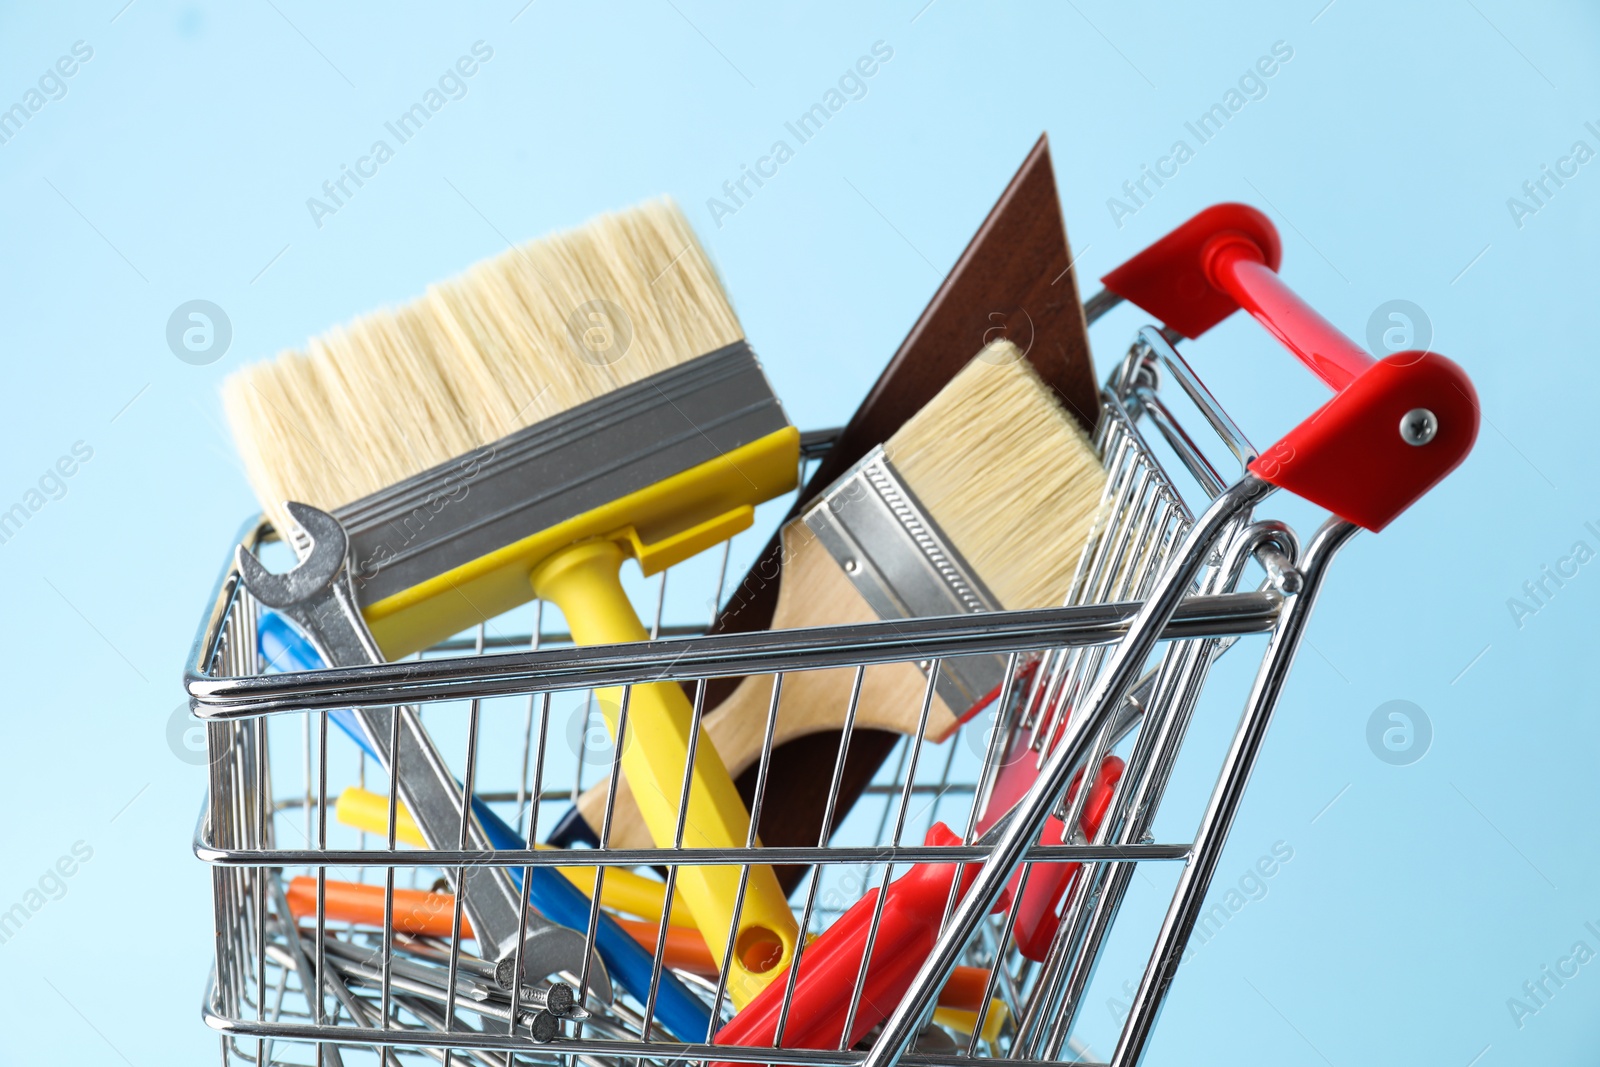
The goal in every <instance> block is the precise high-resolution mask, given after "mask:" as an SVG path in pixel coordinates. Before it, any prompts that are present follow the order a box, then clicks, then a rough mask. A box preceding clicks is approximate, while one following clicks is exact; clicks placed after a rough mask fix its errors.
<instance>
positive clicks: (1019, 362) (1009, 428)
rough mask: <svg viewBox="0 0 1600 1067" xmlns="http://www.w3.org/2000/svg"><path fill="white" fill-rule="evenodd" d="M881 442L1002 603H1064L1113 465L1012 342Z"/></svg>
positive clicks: (998, 345)
mask: <svg viewBox="0 0 1600 1067" xmlns="http://www.w3.org/2000/svg"><path fill="white" fill-rule="evenodd" d="M884 450H885V451H886V452H887V453H888V456H889V461H890V462H891V463H893V464H894V468H895V470H896V471H898V472H899V473H900V477H901V478H903V479H904V480H905V483H906V485H907V486H908V487H910V489H911V491H912V492H913V493H914V494H916V496H917V498H918V499H919V500H921V502H922V505H923V507H925V508H926V509H927V511H928V514H929V515H930V516H931V517H932V518H933V520H934V521H935V522H936V523H938V524H939V527H940V529H942V530H943V531H944V533H945V536H947V537H948V538H949V539H950V541H951V542H952V544H953V546H954V547H955V549H956V551H958V552H960V553H961V556H962V558H963V559H964V560H966V562H967V564H968V565H969V566H971V567H972V568H973V569H974V570H975V571H976V572H977V574H978V577H979V578H981V579H982V580H983V583H984V584H985V585H987V586H988V587H989V590H990V592H992V593H993V594H994V595H995V596H996V597H997V598H998V599H999V601H1000V604H1001V606H1002V607H1005V608H1008V609H1011V610H1014V611H1017V610H1022V609H1026V608H1042V607H1051V606H1054V605H1057V604H1061V603H1063V602H1064V601H1065V599H1066V596H1067V593H1068V591H1069V588H1070V586H1071V584H1072V576H1073V572H1074V571H1075V570H1076V568H1077V565H1078V556H1079V555H1080V554H1081V553H1082V551H1083V546H1084V544H1085V542H1086V541H1087V540H1088V538H1089V532H1090V529H1091V527H1092V526H1093V524H1094V520H1095V516H1096V514H1097V511H1098V509H1099V504H1100V495H1101V491H1102V490H1103V489H1104V487H1105V482H1106V474H1105V470H1104V468H1103V467H1101V465H1100V459H1099V457H1098V456H1097V455H1096V454H1095V449H1094V445H1093V444H1092V443H1091V442H1090V441H1089V438H1088V436H1087V435H1086V434H1085V433H1084V432H1083V428H1082V427H1080V426H1079V425H1078V423H1077V421H1076V420H1075V419H1074V418H1073V417H1072V416H1071V415H1070V414H1068V413H1067V410H1066V408H1064V407H1063V406H1062V405H1061V403H1060V401H1058V400H1057V399H1056V397H1055V395H1054V394H1053V393H1052V392H1051V390H1050V387H1049V386H1047V385H1046V384H1045V383H1044V382H1043V381H1042V380H1041V379H1040V377H1039V375H1038V373H1037V372H1035V371H1034V369H1033V366H1032V365H1031V364H1030V363H1029V362H1028V361H1027V360H1026V359H1024V358H1023V355H1022V353H1021V352H1020V351H1018V350H1017V348H1016V346H1015V345H1013V344H1012V343H1011V342H1009V341H996V342H994V343H993V344H991V345H989V346H988V347H986V348H985V349H984V350H983V351H982V352H980V353H979V354H978V355H977V357H976V358H974V359H973V360H972V362H971V363H969V364H967V366H966V367H965V368H963V369H962V371H961V373H959V374H957V375H956V376H955V377H954V378H953V379H951V381H950V383H949V384H948V385H946V386H945V387H944V388H943V389H941V390H940V391H939V394H938V395H937V396H935V397H934V398H933V399H932V400H931V401H929V402H928V404H927V405H926V406H925V407H923V408H922V410H921V411H919V412H917V413H916V414H915V415H913V416H912V417H911V418H910V419H909V420H907V422H906V423H905V425H903V426H901V427H900V429H899V430H897V431H896V432H895V434H894V436H893V437H891V438H890V439H889V440H888V442H887V443H886V444H885V446H884Z"/></svg>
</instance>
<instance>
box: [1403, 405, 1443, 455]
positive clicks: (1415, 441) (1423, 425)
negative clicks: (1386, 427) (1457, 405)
mask: <svg viewBox="0 0 1600 1067" xmlns="http://www.w3.org/2000/svg"><path fill="white" fill-rule="evenodd" d="M1438 432H1439V419H1438V417H1437V416H1436V415H1434V413H1433V412H1431V411H1429V410H1428V409H1427V408H1412V409H1411V410H1410V411H1408V412H1406V413H1405V414H1404V415H1402V416H1401V417H1400V439H1401V440H1402V441H1404V442H1405V443H1406V444H1408V445H1416V446H1419V447H1420V446H1422V445H1425V444H1427V443H1428V442H1429V441H1431V440H1433V438H1434V435H1435V434H1437V433H1438Z"/></svg>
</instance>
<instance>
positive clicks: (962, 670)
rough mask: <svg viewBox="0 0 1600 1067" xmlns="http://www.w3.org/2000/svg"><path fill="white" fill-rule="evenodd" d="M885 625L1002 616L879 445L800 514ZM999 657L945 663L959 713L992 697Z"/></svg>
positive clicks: (946, 689) (942, 691)
mask: <svg viewBox="0 0 1600 1067" xmlns="http://www.w3.org/2000/svg"><path fill="white" fill-rule="evenodd" d="M801 519H802V521H804V522H805V524H806V526H807V528H809V529H810V530H811V532H812V533H813V534H815V535H816V537H817V540H818V541H820V542H822V545H823V547H824V548H826V549H827V551H828V554H829V555H831V556H832V557H833V558H834V561H835V562H837V563H838V564H839V567H840V569H841V570H843V571H844V573H845V575H846V576H847V577H848V578H849V579H850V582H851V584H852V585H854V586H855V588H856V590H857V591H858V592H859V593H860V594H861V596H862V599H864V600H865V601H866V602H867V603H868V604H869V605H871V607H872V609H873V611H875V612H877V614H878V617H879V618H881V619H908V618H926V617H932V616H940V615H971V614H976V613H978V612H985V611H999V610H1001V608H1000V605H999V602H998V601H997V600H996V599H995V596H994V594H993V593H991V592H989V590H988V589H987V588H986V587H985V586H984V584H983V581H982V579H980V578H979V577H978V575H977V574H976V573H975V572H974V571H973V570H972V568H971V567H970V566H968V565H967V563H966V561H965V560H963V559H962V558H961V554H960V553H959V552H957V551H956V549H955V548H954V546H952V545H951V543H950V540H949V538H947V537H946V536H945V535H944V533H943V531H941V530H940V529H939V524H938V523H937V522H935V521H934V520H933V517H932V516H931V515H929V514H928V511H927V509H926V508H924V507H923V506H922V503H921V501H919V500H918V499H917V497H916V494H914V493H912V491H911V489H910V487H909V486H907V485H906V484H905V482H904V481H903V480H902V479H901V477H900V475H899V474H898V473H897V472H896V471H895V469H894V465H893V464H892V463H890V462H889V457H888V456H887V455H886V454H885V453H884V451H883V448H882V447H881V446H880V447H878V448H874V449H873V450H872V451H871V452H869V453H868V454H867V455H866V456H865V457H864V458H863V459H862V460H861V462H859V463H857V464H856V465H855V466H854V467H852V468H851V469H850V470H849V471H848V472H846V473H845V474H844V475H843V476H841V477H840V478H839V480H838V481H836V482H834V483H833V485H831V486H829V488H828V489H827V491H826V492H824V493H823V494H822V495H821V496H820V497H818V498H817V500H816V502H815V503H813V504H812V505H811V506H810V507H809V508H807V509H806V511H805V512H804V514H803V515H802V516H801ZM1004 674H1005V660H1004V659H1003V658H1001V657H999V656H991V655H984V656H962V657H959V658H955V659H950V660H947V661H945V662H944V663H942V664H941V666H940V668H939V677H938V681H937V682H936V685H935V688H936V690H937V692H938V694H939V697H940V699H942V700H943V701H944V702H945V704H946V705H947V706H948V707H949V708H950V710H951V711H952V712H954V713H955V714H956V715H958V716H959V715H961V714H963V713H964V712H966V711H967V710H969V709H970V708H971V707H972V706H973V705H974V704H976V703H977V702H978V701H979V700H981V699H983V698H984V697H985V696H987V695H988V694H990V693H992V692H994V691H995V690H996V689H997V688H998V687H999V685H1000V682H1001V680H1002V679H1003V677H1004Z"/></svg>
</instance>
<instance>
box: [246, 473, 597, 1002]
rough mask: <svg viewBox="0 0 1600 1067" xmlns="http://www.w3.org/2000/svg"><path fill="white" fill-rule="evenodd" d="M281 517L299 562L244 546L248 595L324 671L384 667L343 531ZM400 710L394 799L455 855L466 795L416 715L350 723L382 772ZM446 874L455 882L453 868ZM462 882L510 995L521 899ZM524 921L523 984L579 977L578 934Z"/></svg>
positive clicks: (470, 838)
mask: <svg viewBox="0 0 1600 1067" xmlns="http://www.w3.org/2000/svg"><path fill="white" fill-rule="evenodd" d="M286 510H287V511H288V512H289V515H290V517H291V518H293V519H294V521H295V522H296V523H298V524H299V526H300V530H299V531H285V532H284V536H285V537H286V539H288V540H289V542H290V544H291V545H293V547H294V549H295V554H296V555H297V556H298V557H299V560H300V562H299V565H298V566H297V567H295V568H294V569H293V570H291V571H289V572H287V573H285V574H273V573H272V572H271V571H269V570H267V569H266V567H265V566H263V565H262V563H261V561H260V560H259V559H257V558H256V556H255V554H254V553H252V552H250V551H248V550H247V549H246V548H245V547H244V546H243V545H240V546H239V548H238V550H237V552H236V553H235V565H236V566H237V567H238V569H239V575H240V577H241V578H242V579H243V581H244V585H245V588H246V589H248V590H249V591H250V594H251V595H252V596H253V597H255V598H256V600H258V601H260V602H261V603H262V604H263V605H265V606H267V607H269V608H272V609H273V610H275V611H278V612H280V613H282V614H283V615H285V616H287V617H288V618H289V619H290V620H291V621H293V622H294V623H295V624H296V625H297V626H299V627H300V629H301V630H303V631H304V632H305V635H306V637H307V638H309V639H310V641H311V643H312V644H313V645H314V646H315V647H316V649H317V651H318V653H319V654H320V655H321V656H322V660H323V662H324V663H325V664H327V665H328V666H330V667H359V666H366V665H369V664H376V663H382V662H384V660H383V655H382V653H380V652H379V651H378V646H377V643H376V642H375V641H373V639H372V634H371V632H370V631H368V629H367V624H366V622H365V621H364V620H363V619H362V618H361V611H360V608H359V607H357V605H356V598H355V588H354V585H353V584H352V582H351V577H350V567H349V552H350V542H349V538H348V536H347V535H346V534H345V531H344V527H343V526H341V525H340V524H339V520H337V519H335V518H334V517H333V516H332V515H329V514H328V513H327V512H325V511H319V510H318V509H316V508H314V507H311V506H310V505H307V504H299V503H293V502H290V503H288V504H287V505H286ZM294 534H298V535H301V536H295V535H294ZM397 712H398V714H399V740H400V743H399V760H398V765H399V773H398V774H397V775H395V777H396V779H397V785H398V788H399V793H400V797H401V798H402V799H403V800H404V801H405V803H406V807H407V808H408V809H410V811H411V814H412V817H413V818H414V819H415V820H416V823H417V827H418V828H419V829H420V830H421V831H422V836H423V839H424V840H425V841H427V843H428V847H429V848H435V849H455V848H457V847H459V846H460V845H461V844H462V841H461V836H462V835H461V828H462V817H463V810H462V807H463V804H464V802H465V799H466V798H465V796H464V794H463V790H462V787H461V785H460V784H459V783H457V781H456V779H455V776H454V775H453V774H451V773H450V767H449V765H448V764H447V763H446V762H445V760H444V758H443V757H442V756H441V755H440V754H439V751H438V749H436V748H435V747H434V745H433V741H432V739H431V738H429V736H428V733H427V730H426V729H425V728H424V727H423V725H422V718H421V716H419V715H418V714H417V710H416V709H415V708H413V707H407V706H402V707H399V708H392V707H390V708H362V707H358V708H355V709H354V718H355V721H356V723H357V725H358V726H359V728H360V730H361V731H362V733H363V734H364V735H365V738H364V740H365V747H367V748H368V750H369V751H371V752H372V753H373V754H374V755H376V756H377V758H378V761H379V763H381V764H382V765H383V768H384V770H385V771H391V770H392V769H393V768H394V766H395V761H394V760H393V758H392V754H391V752H390V742H391V739H392V735H393V734H394V732H395V731H394V726H395V722H394V716H395V714H396V713H397ZM466 816H467V833H466V838H467V841H466V847H467V848H468V849H478V850H482V851H485V852H487V851H490V846H489V841H488V837H487V835H485V833H484V830H483V826H482V825H481V824H480V823H479V822H478V819H477V818H476V816H473V815H472V814H471V813H470V811H468V812H467V813H466ZM447 874H449V875H451V877H452V880H457V879H456V872H455V871H448V872H447ZM459 881H461V882H463V883H465V884H464V885H458V886H456V887H455V888H456V890H457V892H459V893H460V894H461V898H462V909H463V910H464V911H465V912H466V914H467V918H468V919H469V920H470V922H471V924H472V930H473V933H474V935H475V936H476V938H477V940H478V942H479V944H480V946H481V949H480V950H481V952H482V954H483V956H484V957H485V958H486V959H488V960H490V961H491V962H493V963H494V964H495V965H496V977H497V980H498V981H499V982H500V984H501V985H503V986H505V987H507V988H509V987H510V986H511V983H512V973H511V972H512V970H513V966H514V964H513V960H514V959H515V955H516V948H517V934H518V931H519V930H521V929H523V926H522V922H523V918H522V914H521V913H522V910H523V909H522V902H521V899H520V896H519V894H518V892H517V890H516V888H515V887H514V886H513V885H512V882H511V878H510V876H509V875H508V874H507V873H506V872H505V871H504V870H502V869H500V868H498V867H478V866H472V867H467V868H465V875H464V877H460V878H459ZM526 923H527V926H526V930H527V938H528V943H527V948H528V949H530V950H532V949H537V951H525V952H524V959H523V973H524V976H525V977H526V978H527V979H528V980H532V981H539V980H542V979H543V978H544V977H545V976H546V975H548V974H552V973H555V972H556V971H561V970H568V971H574V972H581V971H582V968H583V948H584V944H585V938H584V936H583V935H582V934H580V933H578V932H577V931H574V930H569V929H567V928H566V927H562V926H556V925H555V924H554V923H551V922H549V921H548V920H546V919H544V918H543V917H542V916H540V915H538V914H537V913H535V912H531V911H530V912H528V914H527V918H526ZM589 967H590V971H591V973H593V972H594V971H595V970H597V969H598V970H600V971H602V972H603V970H604V964H602V963H601V962H600V959H599V957H598V955H595V954H591V958H590V963H589Z"/></svg>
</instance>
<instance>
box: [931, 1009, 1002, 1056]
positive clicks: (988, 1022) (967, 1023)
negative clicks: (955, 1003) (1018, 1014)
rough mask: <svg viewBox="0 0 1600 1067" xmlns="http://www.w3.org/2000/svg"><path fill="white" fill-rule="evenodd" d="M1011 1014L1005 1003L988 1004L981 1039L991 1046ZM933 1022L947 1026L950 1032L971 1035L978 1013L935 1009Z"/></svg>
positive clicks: (963, 1010) (976, 1023)
mask: <svg viewBox="0 0 1600 1067" xmlns="http://www.w3.org/2000/svg"><path fill="white" fill-rule="evenodd" d="M1010 1015H1011V1012H1010V1010H1009V1009H1008V1008H1007V1007H1006V1004H1005V1001H1003V1000H1000V999H998V998H997V999H995V1000H991V1001H990V1002H989V1014H988V1015H986V1016H984V1019H983V1039H984V1040H985V1041H987V1042H989V1043H990V1044H991V1045H992V1044H994V1043H995V1041H997V1040H999V1038H1000V1031H1001V1030H1004V1029H1005V1025H1006V1020H1007V1019H1008V1018H1009V1017H1010ZM933 1021H934V1022H936V1023H938V1024H939V1025H940V1026H948V1027H949V1028H950V1029H952V1030H959V1031H961V1032H962V1033H964V1034H971V1033H972V1028H973V1027H974V1026H976V1025H978V1013H977V1012H975V1011H967V1010H965V1009H964V1008H935V1009H933Z"/></svg>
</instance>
